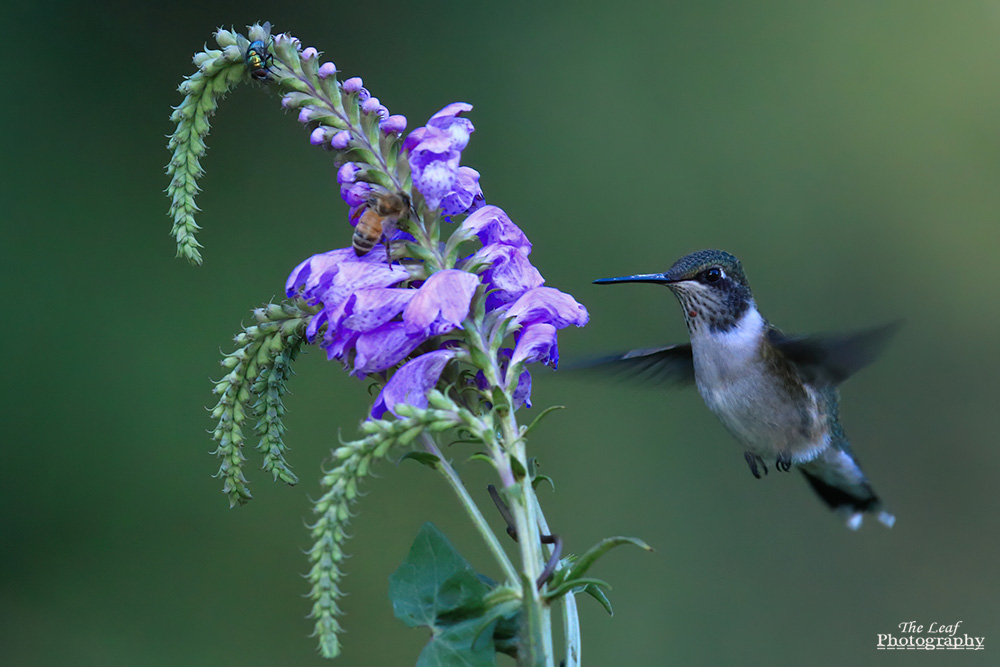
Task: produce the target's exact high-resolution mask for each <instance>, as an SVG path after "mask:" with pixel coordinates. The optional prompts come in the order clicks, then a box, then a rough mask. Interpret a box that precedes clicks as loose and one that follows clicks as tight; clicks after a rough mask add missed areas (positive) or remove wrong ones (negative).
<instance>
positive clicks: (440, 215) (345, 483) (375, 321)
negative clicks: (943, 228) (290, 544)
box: [167, 24, 606, 666]
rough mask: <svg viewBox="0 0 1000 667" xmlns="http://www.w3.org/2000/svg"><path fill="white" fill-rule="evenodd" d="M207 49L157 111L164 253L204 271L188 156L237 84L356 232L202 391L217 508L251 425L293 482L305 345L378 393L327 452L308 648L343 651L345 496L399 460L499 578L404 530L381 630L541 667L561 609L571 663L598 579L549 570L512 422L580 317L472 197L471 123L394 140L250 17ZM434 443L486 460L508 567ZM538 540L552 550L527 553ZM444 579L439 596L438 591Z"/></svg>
mask: <svg viewBox="0 0 1000 667" xmlns="http://www.w3.org/2000/svg"><path fill="white" fill-rule="evenodd" d="M216 39H217V41H218V43H219V46H220V48H219V49H214V50H206V51H204V52H202V53H199V54H197V55H196V56H195V63H196V64H197V66H198V72H197V73H195V74H194V75H192V76H191V77H189V78H188V79H187V80H186V81H185V82H184V83H183V84H182V85H181V87H180V91H181V92H182V93H184V95H185V99H184V101H183V102H182V103H181V104H180V105H179V106H178V107H177V108H176V109H175V111H174V114H173V115H172V117H171V118H172V119H173V120H174V121H175V122H176V123H177V130H176V131H175V133H174V134H173V135H172V137H171V139H170V144H169V147H170V149H171V150H172V151H173V156H172V158H171V161H170V164H169V165H168V167H167V171H168V173H169V174H170V175H171V184H170V186H169V187H168V194H169V195H170V197H171V202H172V203H171V208H170V214H171V216H172V218H173V221H174V226H173V229H172V233H173V234H174V236H175V237H176V240H177V247H178V254H179V255H180V256H182V257H186V258H187V259H188V260H189V261H191V262H193V263H200V262H201V255H200V252H199V250H198V248H200V245H199V244H198V243H197V241H196V240H195V234H196V232H197V231H198V230H199V229H200V227H199V226H198V225H197V224H196V223H195V221H194V216H195V213H196V212H197V211H198V209H197V207H196V206H195V205H194V195H195V193H196V192H197V190H198V187H197V185H196V180H197V178H198V177H200V176H201V174H202V169H201V165H200V161H199V160H200V158H201V157H202V156H203V155H204V153H205V150H206V147H205V141H204V139H205V137H206V135H207V133H208V130H209V123H208V117H209V116H210V115H211V114H212V113H213V112H214V111H215V108H216V106H217V102H218V100H219V99H220V98H221V97H222V96H223V95H224V94H225V93H226V92H227V91H228V90H230V89H231V88H232V87H233V86H234V85H236V84H238V83H252V84H254V85H258V84H260V85H263V86H264V87H267V88H270V89H273V90H275V91H277V92H278V93H279V94H280V95H281V104H282V106H283V107H284V108H285V109H286V110H289V111H293V112H297V113H298V120H299V122H300V123H302V124H303V125H305V126H306V128H307V129H308V130H309V141H310V143H312V144H313V145H315V146H318V147H322V148H323V149H325V150H328V151H330V152H331V153H332V154H333V155H334V157H335V165H336V180H337V186H338V187H339V188H340V194H341V197H342V198H343V200H344V201H345V203H346V204H347V206H348V213H347V215H346V216H345V222H348V223H350V224H351V225H354V226H355V228H356V229H355V232H354V237H353V238H354V241H353V243H352V245H350V246H346V247H342V248H336V249H333V250H328V251H325V252H320V253H318V254H315V255H313V256H311V257H309V258H307V259H306V260H304V261H303V262H302V263H300V264H299V265H298V266H297V267H295V268H294V269H293V270H292V272H291V274H290V275H289V277H288V280H287V283H286V295H287V296H288V301H286V302H285V303H283V304H271V305H269V306H266V307H265V308H261V309H258V310H257V311H255V320H256V323H255V324H254V325H253V326H251V327H248V328H246V329H245V330H244V332H242V333H241V334H240V335H238V336H237V338H236V342H237V345H238V346H239V348H238V349H237V350H236V351H234V352H233V353H231V354H230V355H227V356H226V357H225V358H224V359H223V366H224V368H225V369H226V370H227V375H226V376H225V377H224V378H223V379H222V380H221V381H220V382H218V383H217V384H216V387H215V393H216V394H217V395H218V396H219V401H218V405H217V406H216V407H215V409H214V411H213V416H214V417H215V418H216V419H218V424H217V426H216V429H215V431H214V432H213V437H214V438H215V439H216V440H217V441H218V443H219V444H218V448H217V450H216V453H217V455H218V456H219V457H220V458H221V459H222V464H221V466H220V470H219V475H220V476H221V477H222V478H223V480H224V488H223V490H224V492H225V493H226V495H227V496H228V497H229V499H230V503H231V504H234V505H235V504H242V503H245V502H247V501H249V500H250V498H251V495H250V492H249V486H248V481H247V479H246V476H245V474H244V463H245V461H246V456H245V454H244V449H243V444H244V435H243V432H244V427H245V426H246V425H247V419H250V418H254V419H256V424H255V427H254V429H255V433H256V434H257V435H258V436H259V438H260V444H259V445H258V450H259V451H260V452H261V453H262V454H263V468H264V470H265V471H267V472H268V473H270V475H271V476H272V477H273V478H275V479H280V480H282V481H284V482H286V483H288V484H294V483H295V482H296V481H297V478H296V477H295V475H294V473H292V471H291V467H290V466H289V465H288V463H287V462H286V461H285V456H284V455H285V452H286V447H285V445H284V443H283V440H282V436H283V433H284V425H283V417H284V412H285V411H284V405H283V403H282V395H283V393H284V391H285V384H286V382H287V380H288V378H289V376H290V374H291V363H292V362H293V361H294V359H295V356H296V355H297V354H298V352H299V350H300V349H301V348H302V347H303V346H305V345H316V346H318V347H319V348H320V349H322V350H324V351H325V352H326V354H327V357H328V358H329V359H331V360H338V361H340V363H341V364H342V366H343V368H344V369H345V370H346V371H348V372H349V373H350V374H351V375H353V376H355V377H357V378H359V379H362V380H366V381H369V382H371V383H373V384H374V386H375V387H377V388H378V389H379V393H378V397H377V398H376V400H375V401H374V404H373V405H372V408H371V410H370V412H369V414H368V416H367V419H366V420H365V421H364V422H363V423H362V424H361V427H360V430H361V434H362V435H361V437H360V438H359V439H357V440H354V441H351V442H341V443H340V444H339V446H337V447H336V448H335V449H334V450H333V452H332V460H333V463H332V465H331V466H330V467H329V468H327V469H325V470H324V471H323V475H322V479H321V484H322V486H323V489H324V492H323V494H322V495H321V497H320V498H319V499H318V500H317V501H316V503H315V505H314V508H313V511H314V513H315V515H316V517H317V518H316V520H315V522H314V523H313V524H312V525H311V526H310V527H309V528H310V532H311V535H312V538H313V540H314V545H313V547H312V548H311V549H310V550H309V552H308V558H309V562H310V571H309V574H308V579H309V581H310V584H311V593H310V596H311V598H312V601H313V609H312V614H311V617H312V618H313V619H314V620H315V622H316V626H315V634H316V636H318V638H319V644H320V651H321V653H322V654H323V655H324V656H326V657H334V656H336V655H338V654H339V653H340V641H339V633H340V624H339V621H338V616H339V615H340V613H341V610H340V608H339V606H338V601H339V599H340V596H341V592H340V588H339V585H340V581H341V578H342V576H343V573H342V571H341V569H340V568H341V565H342V563H343V561H344V559H345V557H346V554H345V551H344V545H345V542H346V538H347V531H346V528H347V524H348V522H349V521H350V518H351V516H352V514H351V512H352V506H353V503H354V502H355V501H356V500H357V497H358V495H359V494H358V488H359V484H360V483H361V482H362V481H363V480H364V478H365V477H367V476H368V475H369V474H370V472H371V469H372V467H373V466H374V465H376V464H377V463H378V462H380V461H383V460H386V459H389V458H390V457H391V456H392V455H394V454H395V453H401V450H402V453H403V456H404V457H410V458H415V459H416V460H418V461H420V462H422V463H425V464H427V465H430V466H431V467H434V468H435V469H436V470H438V471H439V472H440V473H441V474H442V476H443V477H444V479H445V480H446V482H447V483H448V485H449V486H450V487H451V488H452V490H453V491H454V492H455V494H456V497H457V498H458V500H459V503H460V504H461V505H462V507H463V509H464V511H465V513H466V514H467V515H468V516H469V518H470V520H471V521H472V524H473V526H474V527H475V529H476V531H477V532H478V533H479V534H480V536H481V537H482V539H483V541H484V542H485V543H486V545H487V547H488V549H489V551H490V552H491V554H492V555H493V558H494V560H496V563H497V565H498V566H499V568H500V570H501V572H502V576H503V581H500V582H496V583H494V584H489V585H488V584H486V583H485V581H486V580H485V578H484V577H482V576H481V575H478V574H477V573H476V572H475V571H474V570H473V569H472V568H471V566H470V565H468V563H466V562H465V561H464V559H462V558H461V556H459V555H458V554H457V552H455V551H454V548H453V547H451V545H450V544H449V543H447V541H446V540H445V538H444V537H443V536H442V535H441V534H440V533H439V532H438V531H436V529H433V527H430V528H426V529H423V530H422V531H421V533H420V534H419V535H418V538H417V541H415V542H414V546H413V548H412V549H411V553H410V556H409V557H408V559H407V561H406V562H404V564H403V565H402V566H400V570H398V571H397V572H396V574H394V575H393V577H391V578H390V581H391V585H390V588H391V591H395V592H391V595H392V596H393V604H394V609H395V611H396V615H397V617H399V618H400V619H401V620H402V621H403V622H404V623H407V624H408V625H414V626H428V627H430V628H431V629H432V631H433V632H432V639H431V641H430V642H429V643H428V645H427V647H425V649H424V654H427V655H428V657H427V662H428V664H440V659H441V658H440V656H444V655H448V656H455V655H459V656H462V659H463V660H466V661H467V662H463V664H482V662H483V661H485V660H488V659H489V658H492V656H493V654H494V653H495V652H504V653H508V654H510V655H513V656H514V657H516V659H517V661H518V664H520V665H531V666H535V665H546V666H552V665H554V664H555V653H554V646H553V641H552V621H551V604H552V603H553V602H555V601H558V600H560V599H562V600H563V601H564V604H565V607H564V615H563V621H564V628H565V631H564V634H565V636H566V641H567V648H566V661H567V664H569V665H579V646H580V645H579V623H578V618H577V614H576V605H575V601H574V599H573V596H574V595H575V593H576V592H578V591H579V590H585V588H586V587H587V586H592V585H595V584H594V580H584V579H583V578H582V574H583V572H584V571H585V570H586V567H589V564H590V562H591V561H592V560H593V559H594V558H596V557H597V555H595V556H592V557H591V559H590V560H588V561H587V562H586V563H585V565H584V566H582V567H580V566H574V565H573V559H572V558H560V555H561V547H562V541H561V540H556V539H555V538H553V537H552V536H551V535H550V531H549V529H548V525H547V523H546V521H545V517H544V515H543V513H542V510H541V506H540V504H539V502H538V498H537V496H536V495H535V482H536V479H535V476H534V472H533V470H534V462H533V460H532V459H530V458H529V456H528V451H527V440H526V438H525V434H526V433H527V430H528V429H525V428H523V427H521V426H519V424H518V421H517V416H516V413H517V411H518V410H519V409H522V408H529V407H531V373H530V370H529V366H530V365H531V364H536V363H542V364H546V365H550V366H552V367H555V366H557V365H558V360H559V354H558V346H557V331H558V330H559V329H563V328H566V327H568V326H570V325H574V326H577V327H580V326H584V325H585V324H586V323H587V321H588V319H589V315H588V314H587V311H586V309H585V308H584V307H583V306H582V305H580V304H579V303H577V301H576V300H575V299H573V297H572V296H570V295H569V294H566V293H563V292H560V291H559V290H556V289H554V288H551V287H546V286H544V282H545V280H544V278H543V277H542V275H541V274H540V273H539V271H538V270H537V269H536V268H535V267H534V266H533V265H532V264H531V261H530V258H529V255H530V253H531V242H530V241H529V240H528V238H527V236H526V235H525V234H524V232H523V231H522V230H521V229H520V228H519V227H518V226H517V225H516V224H515V223H514V222H513V221H512V220H511V219H510V217H509V216H508V215H507V213H505V212H504V211H503V210H502V209H500V208H498V207H496V206H492V205H487V204H486V201H485V197H484V195H483V191H482V189H481V187H480V183H479V181H480V174H479V172H478V171H476V170H475V169H472V168H470V167H467V166H462V165H461V155H462V151H463V149H464V148H465V147H466V145H467V144H468V142H469V139H470V136H471V134H472V133H473V132H474V130H475V128H474V127H473V125H472V123H471V121H469V120H468V119H467V118H466V117H465V116H464V114H467V113H468V112H469V111H471V110H472V106H471V105H470V104H466V103H463V102H455V103H452V104H449V105H447V106H445V107H444V108H443V109H441V110H440V111H439V112H438V113H436V114H434V115H433V116H432V117H431V118H430V119H429V120H428V121H427V123H426V124H425V125H424V126H422V127H418V128H416V129H414V130H412V131H411V132H409V133H408V134H404V132H405V130H406V126H407V120H406V118H405V117H403V116H400V115H392V114H390V113H389V110H388V108H387V107H385V106H384V105H383V104H382V103H381V102H380V101H379V100H378V99H377V98H375V97H373V96H372V95H371V93H370V92H369V91H368V90H367V89H366V88H365V87H364V85H363V82H362V80H361V79H360V78H359V77H352V78H348V79H345V80H343V81H341V80H339V78H338V74H339V72H338V70H337V68H336V66H335V65H334V64H333V63H332V62H322V63H321V62H320V53H319V51H317V50H316V49H315V48H312V47H309V48H305V49H303V48H302V45H301V44H300V43H299V40H298V39H296V38H294V37H292V36H291V35H288V34H287V33H282V34H276V35H273V36H272V35H271V31H270V25H269V24H264V25H263V26H261V25H254V26H250V27H249V30H248V36H243V35H241V34H239V33H236V32H235V31H228V30H219V31H218V32H217V33H216ZM387 202H393V203H394V205H393V206H389V205H388V203H387ZM342 228H343V229H345V231H346V229H347V225H343V226H342ZM348 238H350V234H347V233H345V235H344V239H345V241H346V240H347V239H348ZM359 238H360V239H361V242H359V241H358V239H359ZM544 414H546V413H543V415H544ZM535 421H537V419H536V420H535ZM445 438H451V439H452V440H469V441H472V442H474V443H476V444H478V445H480V446H481V447H483V448H484V451H482V452H481V453H478V454H474V455H473V457H472V458H476V459H481V460H486V461H488V462H489V463H490V464H491V465H492V466H493V467H494V469H495V470H496V472H497V475H498V478H499V482H500V487H501V489H502V492H501V493H502V496H503V499H504V500H505V503H503V504H504V505H505V506H506V509H507V510H508V511H509V515H510V518H509V521H510V523H512V524H513V525H512V526H510V528H511V529H512V532H513V534H514V535H515V536H516V537H515V539H516V540H517V545H518V552H519V556H520V559H519V560H520V562H519V563H518V564H517V565H515V563H514V562H513V561H512V560H511V558H510V557H509V555H508V554H507V552H506V551H505V549H504V548H503V546H502V545H501V544H500V541H499V540H498V538H497V536H496V535H495V534H494V533H493V531H492V530H491V529H490V526H489V524H488V522H487V521H486V518H485V517H484V515H483V513H482V511H481V510H480V508H479V507H478V506H477V504H476V503H475V501H474V500H473V497H472V494H470V493H469V491H468V490H467V489H466V487H465V485H464V484H463V482H462V480H461V478H460V476H459V473H458V471H457V470H456V469H455V467H453V466H452V464H451V463H450V462H449V461H448V460H447V459H446V458H445V457H444V455H443V454H442V446H441V442H443V441H444V439H445ZM543 535H544V536H545V538H546V540H547V541H549V542H552V541H555V542H556V544H555V545H550V546H549V547H546V546H544V545H543V542H542V537H543ZM602 548H604V547H602ZM592 551H593V550H592ZM588 553H590V552H588ZM595 553H597V552H595ZM600 553H603V551H601V552H600ZM598 555H599V554H598ZM574 573H575V575H577V576H574ZM441 582H446V583H448V582H450V583H448V585H449V586H450V588H449V589H448V590H447V591H445V592H443V591H442V590H440V589H438V588H436V587H437V586H442V585H444V584H442V583H441ZM597 583H600V582H597ZM595 597H596V595H595ZM599 599H600V598H599ZM605 602H606V599H605ZM470 628H475V629H476V632H475V633H471V634H470V632H469V629H470ZM484 638H485V639H484ZM421 659H422V660H423V654H422V658H421Z"/></svg>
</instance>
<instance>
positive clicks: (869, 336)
mask: <svg viewBox="0 0 1000 667" xmlns="http://www.w3.org/2000/svg"><path fill="white" fill-rule="evenodd" d="M900 324H901V323H900V322H898V321H897V322H891V323H889V324H884V325H882V326H880V327H875V328H874V329H865V330H864V331H853V332H850V333H837V334H817V335H814V336H786V335H785V334H783V333H781V332H780V331H778V330H777V329H771V330H770V331H768V333H767V338H768V341H769V342H770V343H771V345H773V346H774V347H775V348H777V349H778V350H779V351H780V352H781V353H783V354H784V355H785V357H787V358H788V360H789V361H791V362H792V363H793V364H795V366H796V368H798V369H799V371H800V372H801V373H802V374H803V377H804V379H805V380H806V381H807V382H811V383H813V384H819V385H838V384H840V383H841V382H843V381H844V380H846V379H847V378H849V377H850V376H851V375H853V374H854V373H856V372H857V371H859V370H861V369H862V368H864V367H865V366H867V365H868V364H870V363H871V362H873V361H875V359H876V358H877V357H878V355H879V354H880V353H881V352H882V350H883V348H885V346H886V343H888V342H889V339H890V338H892V335H893V334H894V333H896V331H897V330H898V329H899V327H900Z"/></svg>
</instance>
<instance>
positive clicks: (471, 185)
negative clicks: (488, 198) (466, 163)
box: [441, 167, 483, 215]
mask: <svg viewBox="0 0 1000 667" xmlns="http://www.w3.org/2000/svg"><path fill="white" fill-rule="evenodd" d="M476 201H480V202H481V201H483V190H482V188H480V187H479V172H478V171H476V170H475V169H473V168H472V167H459V168H458V171H457V172H456V173H455V182H454V183H453V184H452V190H451V191H450V192H449V193H448V194H446V195H445V196H444V197H443V198H442V199H441V213H442V214H443V215H461V214H462V213H465V212H466V211H468V210H469V209H470V208H472V205H473V203H474V202H476Z"/></svg>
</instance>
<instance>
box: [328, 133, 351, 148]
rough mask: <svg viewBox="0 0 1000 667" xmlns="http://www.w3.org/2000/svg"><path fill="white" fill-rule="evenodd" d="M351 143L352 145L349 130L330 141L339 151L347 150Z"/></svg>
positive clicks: (334, 136) (336, 135)
mask: <svg viewBox="0 0 1000 667" xmlns="http://www.w3.org/2000/svg"><path fill="white" fill-rule="evenodd" d="M349 143H351V133H350V132H348V131H347V130H341V131H340V132H338V133H337V134H335V135H333V137H332V138H331V139H330V145H331V146H333V147H334V148H336V149H337V150H338V151H342V150H344V149H345V148H347V145H348V144H349Z"/></svg>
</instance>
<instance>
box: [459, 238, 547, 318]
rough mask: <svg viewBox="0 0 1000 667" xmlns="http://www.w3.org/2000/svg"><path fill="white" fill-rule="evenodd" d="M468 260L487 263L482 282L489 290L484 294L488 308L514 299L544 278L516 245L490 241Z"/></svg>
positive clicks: (540, 282)
mask: <svg viewBox="0 0 1000 667" xmlns="http://www.w3.org/2000/svg"><path fill="white" fill-rule="evenodd" d="M469 262H470V263H471V264H475V263H486V264H489V265H490V268H488V269H487V270H486V271H485V272H484V273H483V283H484V284H485V285H486V286H487V287H488V288H489V289H490V290H491V293H490V295H489V296H488V297H487V307H488V308H496V307H497V306H499V305H501V304H504V303H510V302H511V301H515V300H516V299H517V298H518V297H520V296H521V295H522V294H524V293H525V292H527V291H528V290H530V289H534V288H536V287H538V286H539V285H541V284H542V283H544V282H545V279H544V278H542V274H540V273H539V272H538V269H536V268H535V267H534V266H532V265H531V261H530V260H529V259H528V257H527V255H525V254H524V251H523V250H522V249H521V248H519V247H516V246H509V245H503V244H500V243H493V244H490V245H488V246H486V247H485V248H480V249H479V251H478V252H477V253H476V254H475V255H473V256H472V259H471V260H469Z"/></svg>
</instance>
